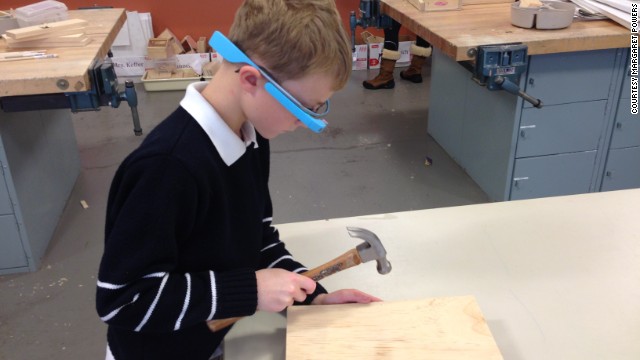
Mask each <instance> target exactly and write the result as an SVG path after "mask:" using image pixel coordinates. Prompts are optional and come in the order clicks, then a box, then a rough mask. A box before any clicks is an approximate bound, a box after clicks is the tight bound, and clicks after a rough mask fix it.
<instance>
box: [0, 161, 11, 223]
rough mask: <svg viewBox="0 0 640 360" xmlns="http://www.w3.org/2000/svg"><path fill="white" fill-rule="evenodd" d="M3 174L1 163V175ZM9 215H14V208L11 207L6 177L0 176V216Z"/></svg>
mask: <svg viewBox="0 0 640 360" xmlns="http://www.w3.org/2000/svg"><path fill="white" fill-rule="evenodd" d="M2 174H4V171H2V162H1V161H0V175H2ZM7 214H13V206H11V199H10V198H9V190H7V182H6V181H5V180H4V176H0V215H7Z"/></svg>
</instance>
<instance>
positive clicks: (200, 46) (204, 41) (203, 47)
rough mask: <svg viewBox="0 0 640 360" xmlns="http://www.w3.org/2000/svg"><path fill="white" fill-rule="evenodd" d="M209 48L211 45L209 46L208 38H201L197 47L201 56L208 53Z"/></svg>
mask: <svg viewBox="0 0 640 360" xmlns="http://www.w3.org/2000/svg"><path fill="white" fill-rule="evenodd" d="M208 47H209V45H208V44H207V38H206V36H201V37H200V38H199V39H198V45H197V51H198V53H200V54H204V53H206V52H207V48H208Z"/></svg>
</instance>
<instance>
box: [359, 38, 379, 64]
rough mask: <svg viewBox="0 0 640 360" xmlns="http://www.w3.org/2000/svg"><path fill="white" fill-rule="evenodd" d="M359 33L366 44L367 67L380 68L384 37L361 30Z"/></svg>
mask: <svg viewBox="0 0 640 360" xmlns="http://www.w3.org/2000/svg"><path fill="white" fill-rule="evenodd" d="M360 35H361V36H362V40H363V41H364V42H365V44H367V59H368V60H367V65H368V67H369V69H380V61H381V59H382V50H383V49H384V37H382V36H375V35H373V34H371V33H370V32H368V31H363V32H362V33H361V34H360Z"/></svg>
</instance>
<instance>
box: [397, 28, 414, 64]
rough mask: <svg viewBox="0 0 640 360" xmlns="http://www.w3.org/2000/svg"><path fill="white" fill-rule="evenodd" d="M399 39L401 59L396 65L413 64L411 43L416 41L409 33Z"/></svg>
mask: <svg viewBox="0 0 640 360" xmlns="http://www.w3.org/2000/svg"><path fill="white" fill-rule="evenodd" d="M399 40H400V43H399V44H398V51H399V52H400V59H398V61H396V67H406V66H409V64H411V44H413V43H414V41H411V40H410V37H409V35H400V39H399Z"/></svg>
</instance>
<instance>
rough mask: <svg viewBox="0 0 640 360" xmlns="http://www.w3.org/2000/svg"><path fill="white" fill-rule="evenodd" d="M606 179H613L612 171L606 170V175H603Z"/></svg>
mask: <svg viewBox="0 0 640 360" xmlns="http://www.w3.org/2000/svg"><path fill="white" fill-rule="evenodd" d="M604 174H605V175H606V176H607V177H608V178H610V177H613V171H611V170H608V171H607V172H606V173H604Z"/></svg>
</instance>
